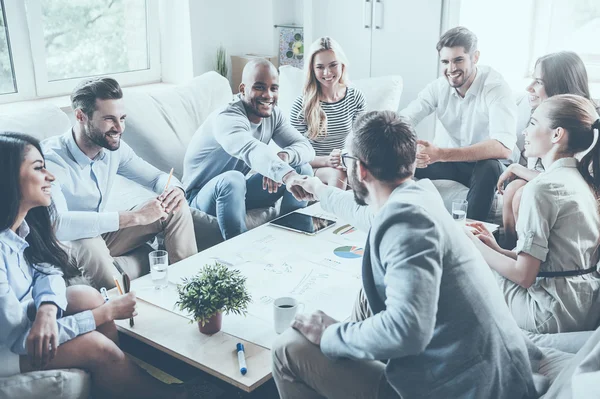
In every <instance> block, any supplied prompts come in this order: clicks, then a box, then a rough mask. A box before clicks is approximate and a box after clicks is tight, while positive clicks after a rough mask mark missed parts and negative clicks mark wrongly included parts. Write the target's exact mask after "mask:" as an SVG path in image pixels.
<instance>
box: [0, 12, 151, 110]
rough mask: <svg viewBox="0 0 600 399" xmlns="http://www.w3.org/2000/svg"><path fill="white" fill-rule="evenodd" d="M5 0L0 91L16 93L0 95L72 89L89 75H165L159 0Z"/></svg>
mask: <svg viewBox="0 0 600 399" xmlns="http://www.w3.org/2000/svg"><path fill="white" fill-rule="evenodd" d="M0 1H2V2H3V11H4V8H6V13H4V14H3V15H2V16H3V19H2V21H1V22H2V27H1V30H2V32H0V73H1V74H2V75H1V76H0V78H1V82H2V83H0V93H4V92H7V91H6V90H12V92H16V93H14V94H11V95H8V96H3V97H7V98H2V97H0V102H6V101H16V100H21V99H28V98H29V99H30V98H36V97H48V96H57V95H62V94H69V93H70V92H71V91H72V89H73V87H75V85H76V84H77V83H78V82H79V81H81V79H83V78H86V77H91V76H106V75H108V76H112V77H114V78H115V79H117V80H118V81H119V83H120V84H121V85H122V86H127V85H133V84H142V83H152V82H159V81H160V79H161V73H160V53H159V50H160V49H159V37H158V35H159V32H158V25H159V24H158V0H77V1H72V0H25V1H23V0H0ZM4 6H5V7H4ZM5 23H6V24H8V28H6V29H5V27H6V26H7V25H6V24H5ZM9 38H10V39H9ZM13 38H14V40H12V39H13ZM11 40H12V41H13V43H12V46H11ZM11 50H12V57H13V58H14V60H13V61H14V68H12V71H14V72H12V76H11V75H9V74H11V61H10V60H11V53H10V51H11ZM15 72H16V73H15ZM5 76H6V77H7V78H6V79H5ZM11 80H12V81H13V87H12V89H11V87H6V86H10V81H11ZM9 92H10V91H9ZM8 97H10V98H8Z"/></svg>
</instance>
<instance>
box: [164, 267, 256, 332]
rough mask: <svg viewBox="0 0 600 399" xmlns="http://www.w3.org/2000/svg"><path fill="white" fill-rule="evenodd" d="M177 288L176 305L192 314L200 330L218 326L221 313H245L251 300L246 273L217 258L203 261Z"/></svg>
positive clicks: (216, 329) (212, 329) (209, 330)
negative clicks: (211, 263) (192, 274)
mask: <svg viewBox="0 0 600 399" xmlns="http://www.w3.org/2000/svg"><path fill="white" fill-rule="evenodd" d="M177 292H178V294H179V300H178V301H177V302H176V303H175V305H177V306H179V309H180V310H185V311H188V312H190V313H191V314H192V316H193V321H196V322H198V328H199V329H200V332H201V333H203V334H214V333H216V332H219V331H220V330H221V322H222V317H223V313H234V314H238V315H245V314H246V313H247V308H248V304H249V303H250V300H251V298H250V294H249V293H248V290H247V289H246V277H244V276H243V275H242V274H241V273H240V271H239V270H235V269H230V268H228V267H227V266H225V265H223V264H221V263H218V262H215V264H214V265H205V266H204V267H203V268H202V270H200V271H199V272H198V274H196V275H195V276H193V277H191V278H184V279H183V283H182V284H179V285H178V286H177Z"/></svg>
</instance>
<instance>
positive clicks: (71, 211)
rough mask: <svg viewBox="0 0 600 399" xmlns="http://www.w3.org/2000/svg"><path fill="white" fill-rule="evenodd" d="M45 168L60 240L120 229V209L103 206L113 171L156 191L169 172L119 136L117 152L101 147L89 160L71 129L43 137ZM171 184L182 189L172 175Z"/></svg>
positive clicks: (108, 191)
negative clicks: (46, 137) (154, 163)
mask: <svg viewBox="0 0 600 399" xmlns="http://www.w3.org/2000/svg"><path fill="white" fill-rule="evenodd" d="M42 150H43V152H44V156H45V158H46V168H47V169H48V170H49V171H50V172H51V173H52V174H53V175H54V176H55V177H56V180H55V181H54V183H52V199H53V201H54V204H55V205H56V209H57V211H58V217H57V223H56V237H57V238H58V239H59V240H61V241H72V240H80V239H83V238H92V237H97V236H99V235H101V234H104V233H108V232H111V231H117V230H119V213H118V212H107V211H105V209H104V208H105V207H106V203H107V200H108V196H109V195H110V190H111V188H112V185H113V183H114V180H115V177H116V175H117V174H119V175H121V176H123V177H125V178H127V179H130V180H133V181H135V182H136V183H139V184H141V185H142V186H144V187H147V188H149V189H150V190H152V191H154V192H155V193H158V194H160V193H162V192H163V190H164V188H165V185H166V184H167V180H168V179H169V175H168V174H167V173H164V172H161V171H160V170H158V169H157V168H155V167H154V166H152V165H150V164H149V163H148V162H146V161H144V160H143V159H142V158H140V157H138V156H137V155H136V154H135V152H134V151H133V150H132V149H131V147H129V146H128V145H127V143H125V142H124V141H123V140H121V146H120V147H119V149H118V150H116V151H108V150H105V149H102V150H101V151H100V153H99V154H98V155H97V156H96V157H95V158H94V159H90V158H89V157H88V156H87V155H85V154H84V153H83V151H81V149H80V148H79V147H78V146H77V143H76V142H75V139H74V138H73V132H72V130H69V131H68V132H67V133H65V134H64V135H62V136H55V137H51V138H49V139H46V140H44V141H43V142H42ZM170 186H173V187H180V188H182V189H183V185H182V184H181V182H180V181H179V180H178V179H176V178H175V177H173V178H172V179H171V182H170Z"/></svg>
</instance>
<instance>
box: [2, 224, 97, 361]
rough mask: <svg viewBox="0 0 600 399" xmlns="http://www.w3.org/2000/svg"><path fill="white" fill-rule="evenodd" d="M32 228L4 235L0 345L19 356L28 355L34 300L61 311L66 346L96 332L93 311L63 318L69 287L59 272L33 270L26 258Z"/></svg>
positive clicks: (60, 337) (60, 335)
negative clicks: (27, 342)
mask: <svg viewBox="0 0 600 399" xmlns="http://www.w3.org/2000/svg"><path fill="white" fill-rule="evenodd" d="M28 234H29V226H28V225H27V223H26V222H25V221H24V222H23V224H22V225H21V226H20V227H19V228H18V229H17V233H15V232H14V231H12V230H11V229H6V230H3V231H1V232H0V346H4V347H7V348H9V349H10V350H11V351H12V352H14V353H16V354H18V355H25V354H27V348H26V340H27V336H28V335H29V331H30V330H31V327H32V325H33V321H32V320H29V318H28V317H27V307H28V305H29V303H30V302H31V300H33V302H34V304H35V308H36V309H38V308H39V307H40V306H41V305H42V304H43V303H53V304H55V305H56V306H57V308H58V314H57V324H58V342H59V345H60V344H63V343H65V342H67V341H69V340H71V339H73V338H75V337H77V336H78V335H81V334H85V333H87V332H90V331H93V330H95V329H96V323H95V321H94V316H93V315H92V312H91V311H89V310H88V311H85V312H81V313H78V314H76V315H73V316H66V317H61V316H62V315H63V313H64V311H65V310H66V308H67V297H66V286H65V281H64V279H63V277H62V273H61V271H60V270H59V269H57V268H55V267H52V266H51V265H48V264H41V265H36V267H35V268H34V267H32V265H31V264H29V263H28V262H27V261H26V260H25V257H24V251H25V249H26V248H27V247H29V244H28V243H27V241H25V237H27V235H28Z"/></svg>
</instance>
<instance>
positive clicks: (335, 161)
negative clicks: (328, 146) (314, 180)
mask: <svg viewBox="0 0 600 399" xmlns="http://www.w3.org/2000/svg"><path fill="white" fill-rule="evenodd" d="M341 164H342V150H333V151H331V153H330V154H329V159H328V160H327V166H329V167H332V168H339V167H340V165H341Z"/></svg>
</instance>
